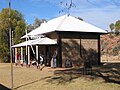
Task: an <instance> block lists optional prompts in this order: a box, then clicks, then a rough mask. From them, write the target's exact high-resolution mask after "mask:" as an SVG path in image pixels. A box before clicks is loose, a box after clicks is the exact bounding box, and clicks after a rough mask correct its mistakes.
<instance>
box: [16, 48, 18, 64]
mask: <svg viewBox="0 0 120 90" xmlns="http://www.w3.org/2000/svg"><path fill="white" fill-rule="evenodd" d="M15 64H16V65H17V64H18V62H17V48H15Z"/></svg>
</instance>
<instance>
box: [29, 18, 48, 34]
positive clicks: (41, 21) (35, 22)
mask: <svg viewBox="0 0 120 90" xmlns="http://www.w3.org/2000/svg"><path fill="white" fill-rule="evenodd" d="M44 22H47V21H46V19H41V20H40V19H38V18H35V20H34V23H33V24H29V25H27V30H28V32H30V31H32V30H34V29H36V28H38V27H39V26H40V25H41V24H42V23H44Z"/></svg>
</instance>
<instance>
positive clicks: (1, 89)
mask: <svg viewBox="0 0 120 90" xmlns="http://www.w3.org/2000/svg"><path fill="white" fill-rule="evenodd" d="M0 90H11V89H10V88H7V87H6V86H4V85H2V84H0Z"/></svg>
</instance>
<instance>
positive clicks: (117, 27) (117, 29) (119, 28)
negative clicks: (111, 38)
mask: <svg viewBox="0 0 120 90" xmlns="http://www.w3.org/2000/svg"><path fill="white" fill-rule="evenodd" d="M115 32H116V34H119V32H120V20H118V21H116V23H115Z"/></svg>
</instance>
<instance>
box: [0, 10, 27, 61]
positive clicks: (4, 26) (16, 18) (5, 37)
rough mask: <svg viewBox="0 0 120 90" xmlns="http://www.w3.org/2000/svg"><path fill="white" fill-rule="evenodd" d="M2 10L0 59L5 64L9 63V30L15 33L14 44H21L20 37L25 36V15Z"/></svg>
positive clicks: (0, 14) (0, 13)
mask: <svg viewBox="0 0 120 90" xmlns="http://www.w3.org/2000/svg"><path fill="white" fill-rule="evenodd" d="M8 12H9V9H8V8H5V9H2V11H1V12H0V59H1V60H2V61H3V62H8V61H9V57H10V56H9V47H10V35H9V30H10V28H11V30H12V31H13V41H14V44H17V43H20V42H21V39H20V37H21V36H23V35H24V34H25V27H26V24H25V20H24V18H23V15H22V14H21V13H19V12H18V11H17V10H12V9H11V10H10V14H9V13H8Z"/></svg>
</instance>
